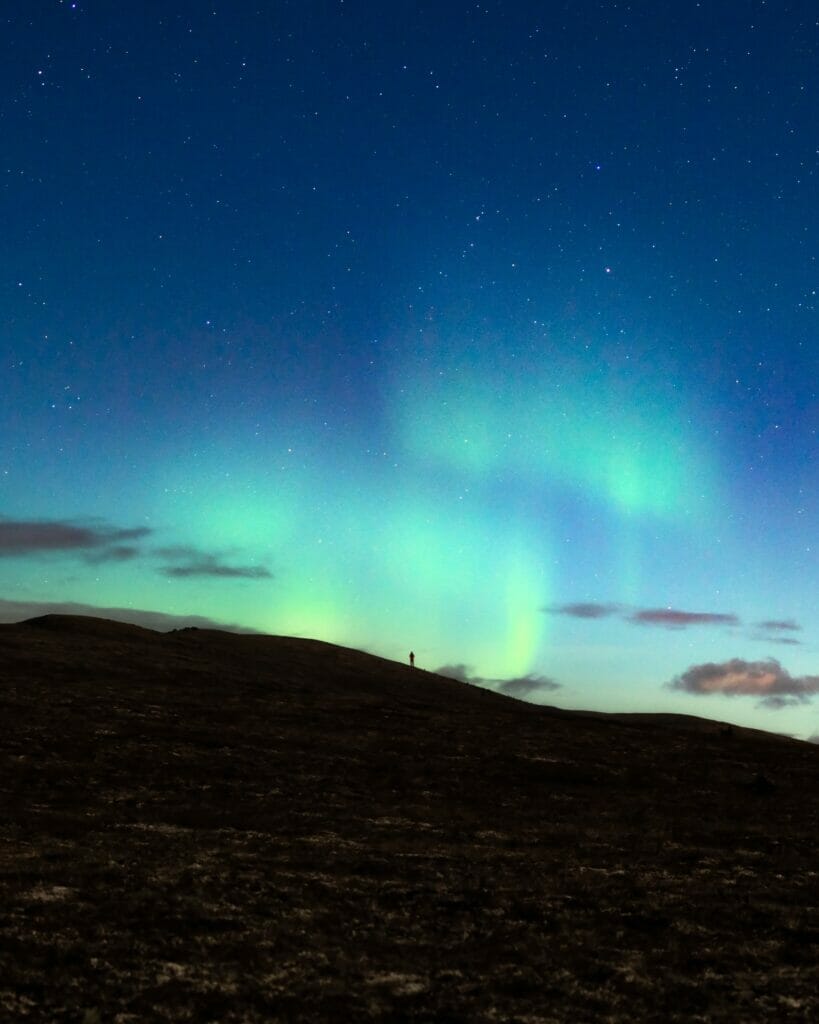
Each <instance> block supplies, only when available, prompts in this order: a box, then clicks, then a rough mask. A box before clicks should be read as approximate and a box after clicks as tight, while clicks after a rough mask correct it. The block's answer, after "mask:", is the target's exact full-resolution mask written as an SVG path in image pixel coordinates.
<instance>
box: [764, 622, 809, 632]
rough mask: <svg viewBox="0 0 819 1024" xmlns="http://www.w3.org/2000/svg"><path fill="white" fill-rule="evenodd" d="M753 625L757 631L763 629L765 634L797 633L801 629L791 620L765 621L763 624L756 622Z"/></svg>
mask: <svg viewBox="0 0 819 1024" xmlns="http://www.w3.org/2000/svg"><path fill="white" fill-rule="evenodd" d="M755 625H756V628H757V629H763V630H765V632H766V633H775V632H777V631H778V630H785V631H788V632H792V633H797V632H799V630H801V628H802V627H801V626H800V625H799V623H798V622H794V621H793V619H765V621H764V622H757V623H755Z"/></svg>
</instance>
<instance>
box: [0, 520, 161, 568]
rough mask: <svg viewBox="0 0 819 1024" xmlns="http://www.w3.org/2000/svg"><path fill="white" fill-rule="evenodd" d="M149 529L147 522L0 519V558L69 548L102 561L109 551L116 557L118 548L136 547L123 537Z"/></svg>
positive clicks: (139, 535)
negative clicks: (120, 524)
mask: <svg viewBox="0 0 819 1024" xmlns="http://www.w3.org/2000/svg"><path fill="white" fill-rule="evenodd" d="M149 533H151V530H150V529H149V528H148V527H147V526H137V527H132V528H130V529H121V528H116V527H111V526H105V525H102V524H91V525H82V524H80V523H74V522H71V521H70V520H38V519H0V558H14V557H18V556H20V555H32V554H37V553H40V552H58V551H71V552H79V553H83V552H86V553H89V554H90V555H93V557H94V558H95V559H96V560H98V561H105V560H106V555H110V556H111V557H112V559H113V560H115V561H116V560H121V555H120V554H118V552H122V551H124V550H128V551H133V552H134V553H136V551H137V549H136V548H134V547H133V545H125V544H123V542H124V541H134V540H141V539H142V538H143V537H147V536H148V534H149ZM129 557H130V556H129Z"/></svg>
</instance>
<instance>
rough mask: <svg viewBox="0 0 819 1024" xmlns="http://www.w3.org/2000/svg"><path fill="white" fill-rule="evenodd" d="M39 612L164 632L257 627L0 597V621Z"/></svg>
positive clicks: (34, 615)
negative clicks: (193, 627)
mask: <svg viewBox="0 0 819 1024" xmlns="http://www.w3.org/2000/svg"><path fill="white" fill-rule="evenodd" d="M39 615H93V616H95V617H97V618H102V619H113V620H114V621H115V622H130V623H132V624H133V625H136V626H145V628H146V629H155V630H157V631H158V632H160V633H167V632H169V631H170V630H172V629H185V628H187V627H190V626H196V627H197V628H198V629H224V630H227V631H228V632H231V633H257V632H258V630H255V629H250V628H248V627H247V626H241V625H237V624H235V623H225V622H219V621H217V620H216V619H210V618H208V617H207V616H205V615H168V614H166V613H165V612H153V611H147V610H145V609H140V608H106V607H102V606H99V605H93V604H80V603H78V602H75V601H10V600H5V599H3V598H0V622H5V623H8V622H22V621H24V620H25V619H34V618H37V616H39Z"/></svg>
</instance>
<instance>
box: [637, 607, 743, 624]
mask: <svg viewBox="0 0 819 1024" xmlns="http://www.w3.org/2000/svg"><path fill="white" fill-rule="evenodd" d="M629 622H634V623H637V625H640V626H665V627H666V628H667V629H685V628H686V626H738V625H739V619H738V618H737V617H736V615H730V614H723V613H721V612H683V611H680V610H679V609H677V608H645V609H643V610H642V611H637V612H635V613H634V614H633V615H631V616H630V617H629Z"/></svg>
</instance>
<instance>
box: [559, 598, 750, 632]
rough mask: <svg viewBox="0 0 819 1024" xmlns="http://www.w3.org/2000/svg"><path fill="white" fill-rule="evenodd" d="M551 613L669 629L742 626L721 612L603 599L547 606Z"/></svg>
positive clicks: (575, 617) (734, 617)
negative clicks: (631, 606)
mask: <svg viewBox="0 0 819 1024" xmlns="http://www.w3.org/2000/svg"><path fill="white" fill-rule="evenodd" d="M543 610H544V611H546V612H548V613H549V614H550V615H568V616H569V617H570V618H573V619H605V618H608V617H610V616H612V615H619V616H621V617H622V618H623V619H624V620H625V621H626V622H632V623H636V624H637V625H641V626H664V627H665V628H666V629H685V628H686V627H687V626H738V625H739V619H738V618H737V617H736V615H727V614H723V613H720V612H685V611H680V610H679V609H678V608H637V609H629V608H628V607H627V606H625V605H622V604H615V603H604V602H600V601H578V602H573V603H571V604H559V605H555V606H553V607H551V608H544V609H543Z"/></svg>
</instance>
